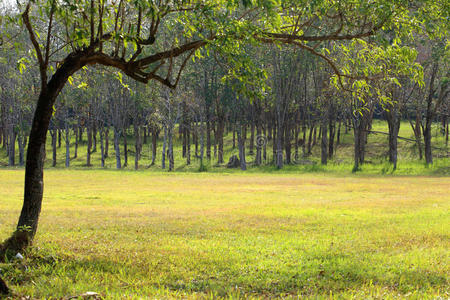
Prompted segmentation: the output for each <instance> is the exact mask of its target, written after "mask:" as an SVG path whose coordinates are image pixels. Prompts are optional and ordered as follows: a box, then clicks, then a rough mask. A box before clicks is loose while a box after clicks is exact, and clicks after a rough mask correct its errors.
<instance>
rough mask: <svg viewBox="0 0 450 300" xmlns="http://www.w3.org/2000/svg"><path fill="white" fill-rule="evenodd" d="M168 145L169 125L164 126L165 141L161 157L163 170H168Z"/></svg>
mask: <svg viewBox="0 0 450 300" xmlns="http://www.w3.org/2000/svg"><path fill="white" fill-rule="evenodd" d="M166 144H167V125H164V140H163V148H162V156H161V169H165V168H166Z"/></svg>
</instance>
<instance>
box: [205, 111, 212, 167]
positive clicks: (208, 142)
mask: <svg viewBox="0 0 450 300" xmlns="http://www.w3.org/2000/svg"><path fill="white" fill-rule="evenodd" d="M206 158H207V159H209V160H210V159H211V122H210V116H209V113H207V114H206Z"/></svg>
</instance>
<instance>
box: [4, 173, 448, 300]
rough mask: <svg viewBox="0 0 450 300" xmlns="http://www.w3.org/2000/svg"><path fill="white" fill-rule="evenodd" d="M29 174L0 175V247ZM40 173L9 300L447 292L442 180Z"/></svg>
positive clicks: (8, 273)
mask: <svg viewBox="0 0 450 300" xmlns="http://www.w3.org/2000/svg"><path fill="white" fill-rule="evenodd" d="M294 167H295V166H292V168H294ZM265 168H269V167H265ZM262 170H265V169H264V168H263V169H262ZM270 173H272V174H270ZM23 176H24V173H23V170H2V171H0V199H1V206H0V239H4V238H6V237H7V236H8V235H9V234H10V233H11V232H12V231H13V229H14V224H15V222H16V220H17V218H18V215H19V212H20V208H21V198H22V192H23ZM45 177H46V178H45V184H46V185H45V196H44V203H43V209H42V215H41V221H40V227H39V231H38V235H37V237H36V241H35V244H34V247H33V248H32V250H31V252H30V253H28V255H27V256H26V259H25V260H24V261H11V262H9V263H7V264H1V265H0V268H1V273H2V276H3V277H4V278H5V279H6V280H7V281H8V282H9V283H10V284H11V287H12V289H13V290H14V291H15V293H16V294H15V296H14V297H19V296H25V295H29V296H32V297H33V298H51V297H54V298H60V297H67V296H73V295H80V294H82V293H84V292H86V291H95V292H98V293H100V294H101V295H102V296H103V297H105V298H106V299H141V298H218V297H224V298H239V297H255V298H257V297H265V298H268V297H291V296H292V297H294V298H297V297H305V298H308V297H309V298H312V299H350V298H354V299H396V298H408V299H436V298H437V297H442V298H444V299H446V298H448V297H450V289H449V285H448V274H449V273H450V268H449V262H450V261H449V258H450V257H449V250H448V249H449V248H450V239H449V237H450V222H449V221H450V215H449V208H450V195H449V193H448V192H449V186H450V178H449V177H439V176H432V177H425V176H394V177H393V176H381V175H376V176H374V175H370V174H366V175H364V176H356V175H352V174H351V173H350V172H348V173H343V172H341V171H339V172H337V173H336V174H334V173H331V174H326V173H324V172H316V173H308V174H293V173H290V170H289V168H288V169H287V171H286V173H274V172H273V171H272V170H268V173H264V172H259V173H257V171H254V170H251V172H248V173H241V172H239V173H238V172H237V171H233V174H228V173H224V174H217V173H165V172H148V171H146V170H142V171H139V172H134V171H113V170H90V171H85V170H64V169H50V170H47V171H46V173H45Z"/></svg>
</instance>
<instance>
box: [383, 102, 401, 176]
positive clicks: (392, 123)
mask: <svg viewBox="0 0 450 300" xmlns="http://www.w3.org/2000/svg"><path fill="white" fill-rule="evenodd" d="M385 115H386V120H387V122H388V128H389V162H390V163H392V164H393V165H394V170H396V169H397V141H398V138H397V137H398V132H399V130H400V121H401V116H400V115H399V114H398V112H397V111H396V109H395V108H394V107H391V108H390V109H389V111H386V113H385Z"/></svg>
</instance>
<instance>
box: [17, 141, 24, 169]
mask: <svg viewBox="0 0 450 300" xmlns="http://www.w3.org/2000/svg"><path fill="white" fill-rule="evenodd" d="M17 143H18V145H19V166H23V165H24V164H25V160H24V154H25V144H26V138H25V137H24V136H23V135H22V134H20V135H19V136H18V138H17Z"/></svg>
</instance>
